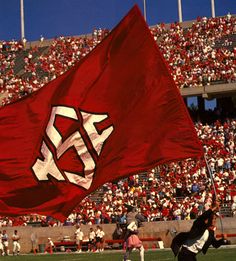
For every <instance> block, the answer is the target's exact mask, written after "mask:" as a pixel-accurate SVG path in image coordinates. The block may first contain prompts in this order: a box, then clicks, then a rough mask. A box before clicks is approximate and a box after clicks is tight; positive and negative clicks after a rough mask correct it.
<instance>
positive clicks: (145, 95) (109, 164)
mask: <svg viewBox="0 0 236 261" xmlns="http://www.w3.org/2000/svg"><path fill="white" fill-rule="evenodd" d="M0 138H1V143H0V188H1V189H0V213H1V214H2V215H23V214H27V213H39V214H43V215H50V216H53V217H55V218H58V219H60V220H64V219H65V218H66V217H67V216H68V214H69V213H71V211H72V210H73V208H74V207H75V206H76V205H77V204H78V203H79V202H80V201H81V200H82V199H83V198H84V197H85V196H87V195H88V194H90V193H91V192H93V191H94V190H95V189H97V188H98V187H99V186H101V185H102V184H104V183H106V182H109V181H113V180H117V179H120V178H122V177H126V176H128V175H130V174H134V173H138V172H142V171H145V170H148V169H150V168H152V167H154V166H157V165H158V164H163V163H167V162H170V161H175V160H181V159H185V158H190V157H200V156H201V155H202V147H201V144H200V143H199V140H198V138H197V135H196V132H195V129H194V126H193V123H192V121H191V119H190V117H189V114H188V112H187V109H186V107H185V105H184V102H183V100H182V98H181V96H180V93H179V91H178V89H177V87H176V85H175V83H174V81H173V79H172V77H171V75H170V72H169V70H168V68H167V65H166V64H165V61H164V59H163V57H162V55H161V54H160V51H159V49H158V47H157V45H156V43H155V41H154V39H153V37H152V35H151V33H150V31H149V28H148V26H147V24H146V23H145V21H144V19H143V17H142V15H141V13H140V11H139V9H138V7H137V6H135V7H134V8H132V9H131V11H130V12H129V13H128V14H127V15H126V16H125V17H124V18H123V20H122V21H121V22H120V23H119V24H118V25H117V26H116V27H115V28H114V29H113V30H112V31H111V33H110V34H109V35H108V36H107V37H106V38H105V39H104V40H103V41H102V42H101V43H100V44H99V45H98V46H97V47H96V48H95V49H94V50H92V51H91V52H90V53H89V54H88V55H87V56H86V57H85V58H84V59H83V60H81V61H80V62H79V63H78V64H77V65H75V66H74V67H73V68H72V69H70V70H69V71H67V72H66V73H65V74H63V75H61V76H60V77H58V78H57V79H55V80H54V81H52V82H50V83H49V84H47V85H46V86H44V87H43V88H42V89H40V90H39V91H37V92H35V93H33V94H32V95H30V96H28V97H26V98H24V99H22V100H20V101H18V102H16V103H14V104H10V105H8V106H5V107H3V108H2V109H1V110H0Z"/></svg>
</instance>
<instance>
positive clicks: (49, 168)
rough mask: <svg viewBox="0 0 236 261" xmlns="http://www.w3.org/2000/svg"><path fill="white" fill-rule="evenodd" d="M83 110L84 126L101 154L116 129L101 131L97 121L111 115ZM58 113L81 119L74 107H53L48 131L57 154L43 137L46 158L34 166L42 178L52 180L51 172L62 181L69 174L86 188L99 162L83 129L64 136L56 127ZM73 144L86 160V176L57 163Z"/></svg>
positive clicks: (42, 147)
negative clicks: (67, 169)
mask: <svg viewBox="0 0 236 261" xmlns="http://www.w3.org/2000/svg"><path fill="white" fill-rule="evenodd" d="M80 113H81V115H82V119H83V121H82V126H83V128H84V130H85V131H86V134H87V135H88V137H89V139H90V142H91V145H92V147H93V148H94V149H95V151H96V152H97V155H98V156H99V155H100V153H101V149H102V146H103V144H104V142H105V141H106V139H107V138H108V137H109V136H110V134H111V133H112V131H113V127H112V126H109V127H108V128H106V129H104V130H103V131H102V133H100V134H99V133H98V132H97V129H96V127H95V123H99V122H101V121H103V120H105V119H106V118H107V117H108V115H107V114H103V115H101V114H91V113H86V112H83V111H81V112H80ZM57 115H59V116H63V117H67V118H70V119H73V120H76V121H79V119H78V116H77V113H76V111H75V109H74V108H72V107H66V106H57V107H53V108H52V112H51V117H50V119H49V122H48V125H47V128H46V134H47V136H48V138H49V140H50V141H51V142H52V144H53V145H54V147H55V149H56V155H55V156H54V155H53V153H52V151H51V150H50V148H49V147H48V146H47V144H46V142H45V141H44V140H43V142H42V146H41V153H42V155H43V157H44V160H41V159H40V158H37V159H36V162H35V163H34V165H33V166H32V169H33V172H34V174H35V176H36V177H37V179H38V180H40V181H43V180H48V174H50V175H51V176H53V177H54V178H55V179H57V180H60V181H65V177H67V179H68V180H69V182H71V183H73V184H76V185H78V186H81V187H83V188H85V189H89V188H90V186H91V184H92V181H93V175H94V170H95V167H96V162H95V161H94V159H93V157H92V155H91V153H90V152H89V149H88V147H87V146H86V144H85V142H84V139H83V137H82V135H81V133H80V131H79V130H77V131H75V132H74V133H73V134H71V135H70V136H69V137H67V138H66V140H63V137H62V135H61V133H60V132H59V131H58V130H57V129H56V127H55V118H56V116H57ZM71 147H74V148H75V150H76V153H77V154H78V156H79V158H80V159H81V161H82V162H83V164H84V171H83V172H84V176H81V175H79V174H78V173H73V172H68V171H62V170H60V169H59V168H58V166H57V164H56V160H59V159H60V157H61V156H62V155H63V154H64V153H66V151H67V150H68V149H69V148H71ZM54 157H55V158H56V160H55V159H54Z"/></svg>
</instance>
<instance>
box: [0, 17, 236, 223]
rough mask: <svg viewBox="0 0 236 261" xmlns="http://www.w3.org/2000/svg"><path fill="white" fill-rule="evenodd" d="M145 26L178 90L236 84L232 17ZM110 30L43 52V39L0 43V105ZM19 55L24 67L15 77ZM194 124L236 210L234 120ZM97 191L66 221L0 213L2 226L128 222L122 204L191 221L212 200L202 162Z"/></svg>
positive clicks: (225, 198) (221, 190) (220, 187)
mask: <svg viewBox="0 0 236 261" xmlns="http://www.w3.org/2000/svg"><path fill="white" fill-rule="evenodd" d="M150 30H151V33H152V34H153V36H154V39H155V40H156V41H157V42H158V44H159V47H160V50H161V51H162V53H163V55H164V57H165V59H166V61H167V63H168V64H169V65H170V69H171V72H172V74H173V77H174V80H175V82H176V84H177V86H178V87H179V88H185V87H195V86H199V85H200V86H201V85H206V84H215V83H216V82H218V81H220V82H221V83H222V82H225V83H230V82H235V81H236V63H235V56H236V48H231V47H230V42H229V41H228V40H227V36H230V35H232V34H234V33H235V32H236V18H235V17H233V16H231V15H227V16H225V17H220V18H219V17H218V18H210V19H207V18H199V19H197V21H196V22H194V23H193V24H192V26H191V27H189V28H182V27H181V25H180V24H178V23H173V24H171V25H170V28H167V26H166V25H165V24H160V25H157V26H155V27H152V28H151V29H150ZM107 33H108V31H107V30H101V29H99V30H95V31H94V32H93V34H92V37H91V36H90V37H89V36H83V37H78V38H76V37H59V38H55V39H54V40H53V42H52V44H51V45H50V47H49V48H48V49H47V52H41V51H40V48H41V46H40V44H42V42H40V43H39V45H38V46H34V47H32V48H30V49H29V50H25V48H24V46H23V44H21V43H19V42H16V41H10V42H4V41H3V42H1V43H0V56H1V59H0V91H1V93H2V94H6V93H7V96H6V97H5V99H4V100H3V105H5V104H7V103H10V102H13V101H15V100H18V99H19V98H21V97H23V96H25V95H27V94H29V93H31V92H34V91H36V90H38V89H39V88H41V87H42V86H44V85H45V84H46V83H47V82H49V81H51V80H53V79H55V78H56V77H58V76H59V75H61V74H62V73H64V72H65V71H66V70H68V68H70V67H71V66H73V64H75V62H77V61H78V60H80V59H81V58H82V57H84V56H85V55H86V54H87V53H89V52H90V51H91V50H92V49H93V48H94V47H95V46H96V45H97V44H98V43H99V42H100V41H101V40H102V39H103V38H104V37H105V35H106V34H107ZM224 37H226V38H225V40H224V41H223V42H221V40H222V39H224ZM217 42H219V43H220V44H219V45H217ZM20 53H23V54H24V55H21V56H20V55H19V54H20ZM19 56H20V57H21V59H22V60H23V61H22V62H23V67H22V68H23V69H22V71H21V72H20V73H18V74H16V73H15V68H16V65H17V64H16V63H19V61H18V60H17V59H19ZM17 57H18V58H17ZM19 75H20V76H19ZM195 127H196V130H197V134H198V136H199V138H200V140H201V141H202V144H203V147H204V150H205V153H206V155H207V161H208V163H209V168H210V170H211V172H212V174H213V178H214V181H215V186H216V190H217V194H218V195H219V197H220V200H221V204H222V205H223V204H227V205H228V206H230V208H231V211H232V213H233V214H234V215H236V172H235V169H236V168H235V167H236V153H235V150H236V145H235V140H236V120H233V119H226V120H225V121H224V122H223V121H222V122H221V121H219V120H218V121H215V122H214V123H212V124H209V125H208V124H203V123H200V122H198V123H196V124H195ZM96 193H98V192H96ZM101 193H102V194H103V197H100V199H101V201H99V202H97V201H94V200H93V199H92V197H87V198H85V199H84V200H83V201H82V202H81V204H80V205H79V206H78V207H77V209H75V210H74V211H73V213H71V215H70V216H69V217H68V219H67V220H66V222H65V223H64V224H61V223H59V222H58V221H57V220H54V219H53V218H51V217H44V216H39V215H30V216H21V217H16V218H11V217H1V218H0V226H14V225H27V224H28V223H30V222H41V225H42V226H57V225H74V224H77V223H83V224H101V223H117V222H118V223H125V222H126V214H127V212H126V208H125V207H124V205H125V204H128V205H136V206H138V208H139V210H140V212H142V214H143V215H144V216H145V217H146V219H147V221H158V220H179V219H193V218H195V217H196V216H198V215H199V214H201V213H202V211H203V210H204V209H207V208H208V207H209V205H210V204H211V202H212V200H213V198H214V191H213V189H212V184H211V179H210V177H209V171H208V168H207V165H206V164H205V160H204V159H198V160H193V159H191V160H190V159H188V160H185V161H181V162H178V163H171V164H167V165H163V166H160V167H158V168H155V169H152V170H150V171H149V172H148V173H147V174H146V175H144V174H137V175H134V176H130V177H129V178H127V179H123V180H120V181H118V182H116V183H107V184H105V185H104V186H103V187H102V188H101Z"/></svg>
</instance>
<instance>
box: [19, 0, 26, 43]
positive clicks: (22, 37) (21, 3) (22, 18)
mask: <svg viewBox="0 0 236 261" xmlns="http://www.w3.org/2000/svg"><path fill="white" fill-rule="evenodd" d="M20 21H21V40H22V41H23V39H24V38H25V20H24V0H20Z"/></svg>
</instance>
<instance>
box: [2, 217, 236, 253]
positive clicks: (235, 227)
mask: <svg viewBox="0 0 236 261" xmlns="http://www.w3.org/2000/svg"><path fill="white" fill-rule="evenodd" d="M222 221H223V228H224V233H225V234H228V235H229V237H228V239H229V240H231V243H232V244H236V218H235V217H234V218H224V219H223V220H222ZM192 222H193V220H181V221H166V222H164V221H159V222H148V223H144V226H143V227H141V228H140V233H139V236H140V238H148V239H151V238H155V239H156V238H159V237H160V238H161V239H162V240H163V242H164V246H165V248H168V247H170V243H171V241H172V238H173V237H174V235H175V234H176V233H179V232H182V231H188V230H189V229H190V227H191V225H192ZM101 226H102V228H103V230H104V232H105V234H106V235H105V239H112V234H113V232H114V231H115V228H116V226H115V224H103V225H101ZM93 227H94V228H95V227H96V225H93ZM81 228H82V231H83V232H84V236H85V237H86V236H87V235H88V232H89V228H90V226H88V225H82V226H81ZM218 228H219V229H218V230H217V231H216V234H217V235H220V234H221V233H222V232H221V226H220V221H219V220H218ZM3 229H6V231H7V234H8V236H9V238H11V235H12V234H13V231H14V230H15V229H17V230H18V233H19V235H20V236H21V239H20V243H21V253H30V252H32V249H34V248H36V249H38V252H41V251H40V250H41V249H40V248H41V247H40V246H42V245H43V246H45V245H46V244H47V238H48V237H50V238H52V240H53V241H54V242H56V241H61V240H62V239H63V238H64V237H67V238H68V237H69V238H70V240H72V241H74V240H75V238H74V232H75V230H76V228H75V227H74V226H61V227H33V226H26V227H23V226H22V227H6V228H5V227H4V228H2V230H3ZM144 243H145V245H146V246H147V247H148V248H154V247H158V245H157V241H156V240H154V241H148V242H144ZM9 249H10V252H11V253H12V240H9Z"/></svg>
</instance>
